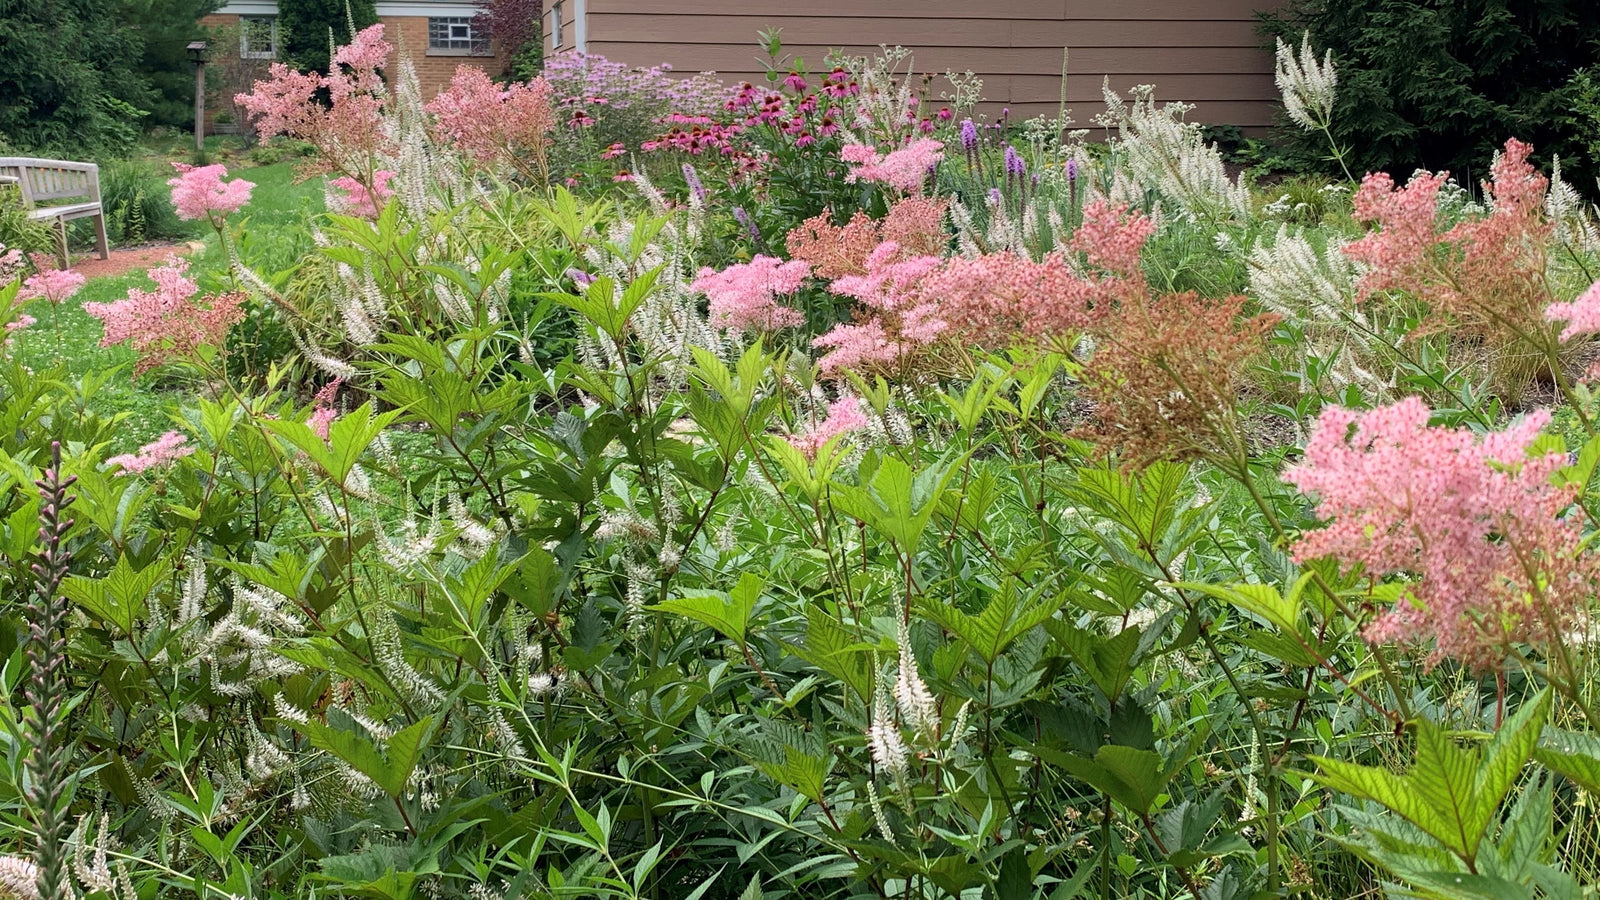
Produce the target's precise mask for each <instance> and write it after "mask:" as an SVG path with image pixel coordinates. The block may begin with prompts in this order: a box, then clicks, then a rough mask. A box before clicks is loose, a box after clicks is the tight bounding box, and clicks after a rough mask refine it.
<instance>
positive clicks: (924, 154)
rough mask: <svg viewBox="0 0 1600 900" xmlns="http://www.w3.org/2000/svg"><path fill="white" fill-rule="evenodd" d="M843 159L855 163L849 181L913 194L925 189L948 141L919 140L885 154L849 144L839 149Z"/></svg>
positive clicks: (868, 146)
mask: <svg viewBox="0 0 1600 900" xmlns="http://www.w3.org/2000/svg"><path fill="white" fill-rule="evenodd" d="M839 158H840V159H842V160H843V161H845V162H847V163H850V164H851V169H850V173H849V174H848V175H846V176H845V180H846V181H849V182H852V183H853V182H857V181H878V182H882V183H884V184H887V185H889V186H890V187H892V188H895V189H896V190H900V191H906V192H911V191H915V190H917V189H918V188H920V187H922V183H923V182H924V181H926V180H927V178H928V173H929V172H931V171H932V170H933V167H934V166H936V165H938V163H939V160H941V159H944V142H942V141H936V140H934V139H932V138H919V139H917V140H915V141H912V142H911V143H909V144H907V145H906V146H904V147H901V148H900V149H898V150H891V151H890V152H888V153H886V154H881V155H880V154H879V153H878V151H877V149H876V148H874V147H872V146H870V145H868V144H846V145H844V146H843V147H841V148H840V149H839Z"/></svg>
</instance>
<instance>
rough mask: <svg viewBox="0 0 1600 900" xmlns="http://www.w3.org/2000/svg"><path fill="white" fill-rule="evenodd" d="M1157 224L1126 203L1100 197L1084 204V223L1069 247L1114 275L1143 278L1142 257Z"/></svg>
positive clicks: (1069, 242) (1074, 233)
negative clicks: (1130, 208) (1140, 265)
mask: <svg viewBox="0 0 1600 900" xmlns="http://www.w3.org/2000/svg"><path fill="white" fill-rule="evenodd" d="M1155 233H1156V223H1155V222H1153V221H1151V219H1150V217H1148V216H1146V215H1144V214H1143V213H1141V212H1138V211H1130V210H1129V208H1128V204H1126V203H1112V202H1111V201H1109V200H1096V201H1094V202H1092V203H1088V204H1085V205H1084V207H1083V223H1082V224H1081V225H1079V226H1078V230H1077V231H1075V232H1073V235H1072V238H1071V240H1069V241H1068V242H1067V248H1068V249H1070V250H1072V251H1074V252H1076V253H1082V254H1083V255H1084V258H1085V259H1086V260H1088V262H1089V265H1091V266H1094V267H1096V268H1099V269H1104V270H1105V271H1106V272H1108V273H1110V274H1112V275H1118V276H1123V277H1135V278H1141V279H1142V277H1143V276H1142V275H1141V273H1140V270H1139V257H1140V254H1142V253H1143V252H1144V245H1145V243H1146V242H1148V241H1149V240H1150V236H1151V235H1153V234H1155Z"/></svg>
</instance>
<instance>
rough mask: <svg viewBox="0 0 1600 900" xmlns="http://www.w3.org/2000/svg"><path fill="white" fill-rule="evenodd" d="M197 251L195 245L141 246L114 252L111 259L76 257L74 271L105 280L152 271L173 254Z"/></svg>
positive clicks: (89, 255)
mask: <svg viewBox="0 0 1600 900" xmlns="http://www.w3.org/2000/svg"><path fill="white" fill-rule="evenodd" d="M195 249H197V245H194V244H141V245H140V246H137V247H128V248H125V249H120V250H112V251H111V258H110V259H98V258H96V257H95V255H94V254H93V253H87V254H83V255H80V256H75V257H74V258H73V260H72V270H73V271H74V272H77V273H78V274H80V275H82V276H83V277H85V278H105V277H107V276H112V275H124V274H126V273H128V272H132V271H135V270H139V269H151V268H154V267H156V266H159V265H161V264H162V263H164V262H166V260H167V257H169V256H171V255H173V254H175V253H176V254H179V255H182V254H187V253H189V252H191V251H193V250H195Z"/></svg>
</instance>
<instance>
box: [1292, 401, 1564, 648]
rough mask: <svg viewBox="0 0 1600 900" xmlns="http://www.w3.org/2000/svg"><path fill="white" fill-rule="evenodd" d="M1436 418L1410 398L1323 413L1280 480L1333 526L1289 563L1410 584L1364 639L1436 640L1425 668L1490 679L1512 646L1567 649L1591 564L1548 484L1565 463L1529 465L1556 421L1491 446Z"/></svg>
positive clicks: (1534, 423)
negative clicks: (1327, 562)
mask: <svg viewBox="0 0 1600 900" xmlns="http://www.w3.org/2000/svg"><path fill="white" fill-rule="evenodd" d="M1428 417H1429V410H1428V408H1427V406H1425V405H1424V404H1423V403H1422V401H1421V400H1419V399H1417V398H1415V397H1411V398H1407V399H1405V400H1402V401H1400V402H1399V403H1396V404H1394V405H1393V406H1386V407H1380V408H1378V409H1374V410H1371V411H1369V412H1365V413H1362V412H1355V411H1352V410H1347V409H1342V408H1339V407H1332V408H1329V409H1327V410H1326V411H1324V412H1323V414H1322V416H1321V417H1320V419H1319V420H1318V423H1317V426H1316V428H1315V430H1314V431H1313V432H1312V435H1311V439H1310V441H1309V443H1307V445H1306V452H1305V458H1304V461H1303V462H1301V463H1300V464H1298V465H1296V466H1293V467H1292V468H1290V469H1289V470H1288V472H1287V473H1286V475H1285V478H1286V480H1288V481H1289V482H1291V483H1292V484H1294V485H1295V487H1297V488H1299V489H1300V490H1301V491H1303V492H1305V493H1308V494H1311V495H1313V496H1315V497H1316V499H1317V512H1318V515H1319V516H1321V517H1322V518H1324V519H1327V520H1330V521H1328V523H1327V525H1325V526H1324V527H1323V528H1321V529H1318V530H1316V531H1310V532H1307V533H1306V534H1304V535H1303V536H1301V538H1300V540H1299V541H1298V542H1297V544H1296V546H1295V548H1294V557H1295V559H1296V560H1297V561H1300V562H1305V561H1308V560H1312V559H1317V558H1320V557H1326V556H1331V557H1333V558H1335V559H1337V560H1338V561H1339V562H1340V563H1341V564H1342V565H1343V566H1344V567H1345V568H1346V569H1347V570H1348V569H1353V568H1357V567H1359V568H1361V569H1364V570H1365V572H1366V573H1367V575H1369V576H1371V577H1375V578H1376V577H1383V576H1387V575H1408V576H1411V577H1412V578H1414V580H1413V581H1411V582H1410V583H1409V584H1407V586H1406V587H1407V592H1406V595H1405V596H1404V597H1402V599H1401V600H1400V602H1398V603H1396V604H1395V606H1394V607H1393V608H1392V609H1390V610H1389V611H1388V612H1386V613H1384V614H1383V615H1381V616H1380V617H1379V618H1378V619H1377V620H1375V621H1374V622H1373V623H1372V624H1371V625H1370V626H1368V628H1367V631H1366V636H1367V638H1368V639H1369V640H1372V641H1375V642H1376V641H1418V642H1420V641H1426V640H1430V639H1431V640H1432V641H1433V642H1434V645H1435V649H1434V652H1433V654H1432V657H1431V658H1430V662H1432V661H1437V660H1438V659H1440V658H1442V657H1451V658H1455V659H1458V660H1461V661H1463V662H1465V663H1467V664H1469V665H1472V666H1475V667H1478V668H1480V669H1485V668H1493V667H1494V666H1496V665H1498V664H1499V663H1500V662H1501V661H1502V660H1503V659H1504V657H1505V654H1506V651H1507V647H1508V645H1509V644H1510V643H1512V642H1516V641H1540V640H1544V641H1554V640H1559V639H1560V635H1561V633H1562V632H1563V630H1564V629H1565V628H1566V627H1567V626H1568V625H1569V624H1570V623H1571V622H1572V620H1573V617H1574V615H1575V609H1576V604H1578V603H1581V602H1582V601H1583V600H1584V599H1585V598H1587V597H1588V596H1589V595H1590V594H1591V593H1592V585H1593V582H1594V577H1595V574H1596V573H1595V567H1594V563H1593V562H1592V561H1586V560H1588V557H1587V556H1586V555H1584V554H1581V553H1580V552H1579V550H1580V543H1581V539H1582V532H1581V529H1580V527H1579V523H1578V522H1576V521H1575V520H1573V519H1570V518H1565V517H1563V512H1564V511H1565V510H1566V508H1567V507H1568V506H1569V505H1570V503H1571V502H1572V497H1573V495H1572V492H1571V491H1570V490H1568V489H1565V488H1558V487H1556V486H1555V485H1554V484H1552V482H1551V476H1552V475H1553V474H1554V473H1555V471H1556V470H1557V469H1559V468H1561V467H1562V466H1563V465H1564V464H1565V462H1566V459H1565V455H1564V454H1560V453H1550V454H1545V455H1542V456H1538V457H1532V458H1530V457H1529V455H1528V451H1529V449H1530V448H1531V447H1532V446H1533V442H1534V440H1535V439H1536V438H1538V436H1539V430H1540V429H1541V428H1542V427H1544V425H1545V424H1546V423H1548V422H1549V420H1550V416H1549V414H1548V413H1546V412H1542V411H1541V412H1535V413H1530V414H1529V415H1527V416H1525V417H1524V418H1523V419H1522V420H1521V421H1520V422H1518V423H1515V424H1513V425H1511V426H1510V427H1509V428H1507V429H1506V430H1505V431H1501V432H1491V433H1489V434H1486V435H1482V436H1478V435H1475V434H1473V433H1472V432H1471V431H1469V430H1467V429H1465V428H1445V427H1429V425H1428Z"/></svg>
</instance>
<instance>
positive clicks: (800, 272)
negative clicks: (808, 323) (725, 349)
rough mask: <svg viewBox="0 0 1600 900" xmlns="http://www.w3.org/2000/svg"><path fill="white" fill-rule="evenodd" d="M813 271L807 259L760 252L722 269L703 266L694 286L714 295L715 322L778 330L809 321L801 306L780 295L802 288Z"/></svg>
mask: <svg viewBox="0 0 1600 900" xmlns="http://www.w3.org/2000/svg"><path fill="white" fill-rule="evenodd" d="M810 274H811V267H810V266H809V265H808V264H806V263H805V262H802V261H799V260H794V261H790V262H784V261H783V260H781V259H777V258H775V257H771V256H762V255H760V254H757V255H756V257H755V258H754V259H752V260H750V261H749V262H748V263H738V264H735V265H732V266H729V267H728V268H726V269H723V270H722V271H720V272H718V271H716V270H715V269H710V268H705V269H701V270H700V277H699V278H696V279H695V281H694V283H693V284H692V285H690V289H691V290H694V291H699V292H700V293H703V294H705V295H706V296H707V297H708V298H710V301H711V304H710V312H711V324H713V325H715V326H716V327H718V328H731V329H733V330H734V331H776V330H778V329H780V328H791V327H793V326H796V325H800V324H802V323H804V322H805V316H804V315H803V314H801V312H800V311H799V310H797V309H793V308H791V307H788V306H783V305H780V304H779V303H778V302H777V296H778V295H780V294H793V293H794V292H796V291H798V290H800V286H801V285H802V284H803V283H804V282H805V280H806V278H807V276H809V275H810Z"/></svg>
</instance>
